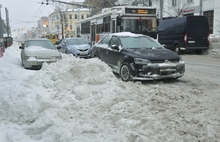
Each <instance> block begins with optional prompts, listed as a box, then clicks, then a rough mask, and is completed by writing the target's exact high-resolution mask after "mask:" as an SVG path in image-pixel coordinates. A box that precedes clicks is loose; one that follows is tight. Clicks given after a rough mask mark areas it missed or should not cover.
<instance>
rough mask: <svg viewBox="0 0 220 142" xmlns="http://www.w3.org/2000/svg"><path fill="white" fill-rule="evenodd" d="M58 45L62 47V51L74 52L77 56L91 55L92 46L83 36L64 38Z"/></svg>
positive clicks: (87, 56)
mask: <svg viewBox="0 0 220 142" xmlns="http://www.w3.org/2000/svg"><path fill="white" fill-rule="evenodd" d="M58 47H60V48H61V52H63V53H66V54H73V55H74V56H75V57H81V58H90V57H91V51H92V50H91V46H90V44H89V43H87V42H86V40H85V39H83V38H66V39H63V40H62V42H61V43H60V45H59V46H58Z"/></svg>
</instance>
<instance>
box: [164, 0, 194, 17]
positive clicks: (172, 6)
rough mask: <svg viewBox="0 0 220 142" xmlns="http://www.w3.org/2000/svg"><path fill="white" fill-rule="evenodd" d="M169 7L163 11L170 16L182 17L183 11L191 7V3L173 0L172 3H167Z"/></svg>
mask: <svg viewBox="0 0 220 142" xmlns="http://www.w3.org/2000/svg"><path fill="white" fill-rule="evenodd" d="M165 6H166V7H167V8H168V9H167V10H164V11H163V12H164V13H166V14H167V15H168V17H180V16H182V14H183V12H184V11H186V10H187V9H189V8H190V4H189V3H183V2H182V0H176V1H172V3H170V2H168V3H167V5H165Z"/></svg>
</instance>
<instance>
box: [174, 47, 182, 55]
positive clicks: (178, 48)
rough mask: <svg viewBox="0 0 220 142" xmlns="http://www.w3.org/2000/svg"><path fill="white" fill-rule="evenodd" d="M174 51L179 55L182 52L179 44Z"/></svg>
mask: <svg viewBox="0 0 220 142" xmlns="http://www.w3.org/2000/svg"><path fill="white" fill-rule="evenodd" d="M174 52H176V53H177V54H178V55H180V54H181V51H180V47H179V45H175V49H174Z"/></svg>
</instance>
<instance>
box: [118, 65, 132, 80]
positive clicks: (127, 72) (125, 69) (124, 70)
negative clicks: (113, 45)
mask: <svg viewBox="0 0 220 142" xmlns="http://www.w3.org/2000/svg"><path fill="white" fill-rule="evenodd" d="M119 75H120V77H121V79H122V80H123V81H130V80H131V68H130V65H129V64H128V63H123V64H122V65H121V68H120V73H119Z"/></svg>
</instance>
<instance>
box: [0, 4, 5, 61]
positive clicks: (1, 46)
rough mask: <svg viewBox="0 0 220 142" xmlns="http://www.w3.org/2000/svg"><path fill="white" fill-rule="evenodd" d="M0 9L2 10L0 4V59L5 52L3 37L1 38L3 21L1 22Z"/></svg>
mask: <svg viewBox="0 0 220 142" xmlns="http://www.w3.org/2000/svg"><path fill="white" fill-rule="evenodd" d="M1 8H2V5H1V4H0V57H2V56H3V52H4V51H5V47H4V37H3V20H2V16H1Z"/></svg>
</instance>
